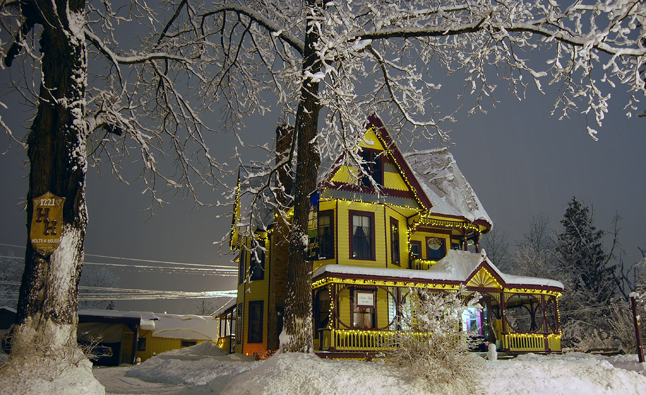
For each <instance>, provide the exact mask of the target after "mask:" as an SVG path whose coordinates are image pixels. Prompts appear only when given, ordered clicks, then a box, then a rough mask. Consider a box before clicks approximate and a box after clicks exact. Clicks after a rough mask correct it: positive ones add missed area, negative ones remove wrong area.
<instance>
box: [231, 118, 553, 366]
mask: <svg viewBox="0 0 646 395" xmlns="http://www.w3.org/2000/svg"><path fill="white" fill-rule="evenodd" d="M287 131H289V130H287ZM289 135H291V133H284V130H281V129H280V128H279V129H278V130H277V140H278V143H277V151H278V154H279V155H281V152H282V151H283V150H284V147H285V146H288V145H289V144H287V142H285V141H284V137H283V136H289ZM360 155H361V157H362V158H363V159H364V161H366V162H367V164H365V165H364V166H365V167H364V168H365V169H366V171H368V172H369V173H370V174H371V175H372V178H373V179H374V181H375V182H376V183H377V184H378V187H377V188H375V186H374V185H372V183H371V181H370V179H369V178H368V177H359V171H358V169H357V168H356V167H355V168H353V167H352V165H349V164H348V163H350V162H349V161H345V160H344V158H343V157H341V158H339V159H338V160H337V161H336V162H335V163H334V164H333V165H331V166H329V167H328V166H321V174H325V175H326V176H324V177H325V178H323V179H322V180H320V183H319V188H318V192H319V196H320V198H319V201H318V207H317V210H314V211H313V212H315V213H316V214H315V215H313V216H312V217H311V221H310V243H309V244H310V255H311V257H312V260H313V270H314V275H313V283H312V297H313V315H314V317H313V325H314V337H315V339H314V344H315V349H316V350H317V353H319V354H320V355H325V356H329V357H353V356H357V355H356V354H357V353H361V355H364V354H365V353H376V352H380V351H383V350H384V349H386V348H388V347H389V346H390V345H391V343H390V340H391V339H393V338H394V334H395V333H396V331H398V330H402V329H404V328H401V327H400V326H399V324H398V320H397V317H399V316H401V315H403V314H406V313H407V312H410V311H411V309H414V303H412V302H411V299H413V298H411V297H410V295H411V292H413V293H414V292H415V290H416V289H430V290H433V291H438V292H446V291H453V290H456V289H458V288H459V286H460V285H461V284H463V285H465V286H466V287H467V289H468V290H469V291H478V292H480V293H481V294H482V295H483V299H482V301H481V304H482V305H483V307H484V309H483V310H482V312H478V311H475V310H474V311H471V312H470V313H469V314H466V315H464V316H463V320H464V321H463V326H464V328H465V329H467V330H473V331H477V332H478V334H479V335H480V336H482V338H483V339H484V340H485V341H489V342H495V343H496V344H497V346H498V350H499V351H501V352H506V353H520V352H543V353H546V352H553V351H560V350H561V346H560V337H561V335H560V329H559V316H558V297H559V296H560V294H561V292H562V290H563V285H562V284H561V283H560V282H558V281H553V280H545V279H537V278H531V277H521V276H512V275H508V274H504V273H502V272H500V270H498V269H497V268H496V266H495V265H494V263H493V262H491V261H490V260H489V259H488V258H487V257H486V255H485V254H484V252H482V253H481V252H480V251H479V240H480V237H481V235H482V234H484V233H487V232H489V231H490V230H491V228H492V226H493V224H492V221H491V219H490V218H489V216H488V215H487V213H486V211H485V210H484V208H483V207H482V204H481V203H480V201H479V200H478V197H477V196H476V195H475V193H474V191H473V190H472V188H471V186H470V185H469V183H468V182H467V180H466V179H465V178H464V176H463V175H462V173H461V172H460V170H459V169H458V167H457V165H456V163H455V160H454V159H453V156H452V155H451V154H450V153H449V152H448V150H447V149H446V148H441V149H435V150H429V151H424V152H415V153H411V154H408V155H403V154H402V153H401V152H400V151H399V149H398V147H397V145H396V144H395V143H394V141H393V140H392V138H391V136H390V134H389V133H388V131H387V130H386V128H385V127H384V126H383V124H382V122H381V120H380V119H379V118H378V117H377V116H371V117H370V118H369V123H368V132H367V133H366V136H365V142H362V143H361V144H360ZM244 176H245V175H244V174H242V175H240V177H241V178H240V179H241V180H245V177H244ZM277 177H280V179H281V180H282V184H283V185H285V186H286V188H287V189H288V190H289V186H290V185H291V184H290V183H289V180H288V177H286V173H282V174H280V173H279V174H278V176H277ZM247 182H251V184H248V185H251V186H253V183H254V182H267V181H266V180H264V181H263V180H257V181H253V180H251V181H247ZM248 200H249V199H248V198H246V197H245V196H239V198H238V199H237V201H236V208H235V210H234V211H235V215H234V219H233V225H234V226H233V231H232V237H231V246H232V248H233V249H234V250H237V251H238V257H237V261H238V263H239V278H238V284H239V285H238V298H237V302H236V306H235V307H234V306H233V304H231V306H229V310H227V313H228V314H230V317H234V316H236V315H237V320H235V323H236V325H235V326H236V328H235V331H234V332H235V334H236V336H235V342H236V345H235V352H239V353H244V354H248V355H251V354H253V353H254V352H258V353H262V352H264V351H266V350H267V349H272V350H273V349H276V348H277V338H278V334H279V333H280V331H281V328H282V313H283V311H284V301H285V285H286V270H287V248H288V246H287V241H286V240H288V239H287V230H286V227H285V226H284V225H282V224H281V221H280V217H279V216H277V215H275V212H274V209H273V206H272V201H271V199H270V198H269V197H268V196H264V197H263V199H261V200H264V201H265V205H264V206H263V205H258V206H257V207H255V208H254V212H253V215H250V214H251V212H250V210H249V205H250V202H249V201H248ZM313 201H316V199H313ZM314 207H316V205H315V206H314ZM249 218H250V220H249ZM250 232H253V235H254V237H251V233H250ZM469 246H471V249H472V250H475V251H476V253H470V252H468V249H469ZM254 247H255V248H254ZM234 310H235V311H234ZM223 317H224V316H221V318H223ZM231 322H233V320H232V321H231ZM230 339H231V338H230Z"/></svg>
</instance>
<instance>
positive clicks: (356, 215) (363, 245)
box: [350, 211, 375, 259]
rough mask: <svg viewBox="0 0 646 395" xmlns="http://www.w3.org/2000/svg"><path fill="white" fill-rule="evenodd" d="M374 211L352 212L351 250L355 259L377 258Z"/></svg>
mask: <svg viewBox="0 0 646 395" xmlns="http://www.w3.org/2000/svg"><path fill="white" fill-rule="evenodd" d="M374 218H375V217H374V214H373V213H363V212H353V211H351V212H350V219H351V223H352V235H351V239H350V240H351V246H350V251H351V252H352V256H351V257H352V258H354V259H375V251H374V250H375V243H374V240H375V233H374V232H375V229H374V226H373V223H374Z"/></svg>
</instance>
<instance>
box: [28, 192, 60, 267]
mask: <svg viewBox="0 0 646 395" xmlns="http://www.w3.org/2000/svg"><path fill="white" fill-rule="evenodd" d="M64 202H65V198H62V197H58V196H56V195H54V194H53V193H51V192H47V193H45V194H44V195H42V196H39V197H37V198H35V199H34V212H33V215H32V217H31V232H30V234H29V239H30V240H31V245H32V246H33V247H34V249H35V250H36V252H38V253H39V254H41V255H45V256H47V255H50V254H51V253H52V252H54V250H55V249H56V247H58V245H59V244H60V242H61V227H62V226H63V203H64Z"/></svg>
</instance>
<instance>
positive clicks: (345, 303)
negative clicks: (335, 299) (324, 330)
mask: <svg viewBox="0 0 646 395" xmlns="http://www.w3.org/2000/svg"><path fill="white" fill-rule="evenodd" d="M336 308H337V311H338V314H339V319H340V320H341V322H342V323H344V324H346V325H349V326H351V325H352V317H351V314H350V290H349V289H345V290H343V291H342V292H341V293H340V294H339V304H338V306H336ZM339 328H345V327H344V326H343V325H341V324H340V323H339Z"/></svg>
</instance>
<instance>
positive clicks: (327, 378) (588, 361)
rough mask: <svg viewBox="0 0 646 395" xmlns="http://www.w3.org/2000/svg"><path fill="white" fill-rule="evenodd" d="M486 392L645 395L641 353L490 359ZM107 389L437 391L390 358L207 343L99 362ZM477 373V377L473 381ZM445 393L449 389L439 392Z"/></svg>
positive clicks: (137, 391) (130, 391) (485, 376)
mask: <svg viewBox="0 0 646 395" xmlns="http://www.w3.org/2000/svg"><path fill="white" fill-rule="evenodd" d="M484 366H485V369H484V372H483V373H484V374H483V375H482V377H481V378H480V380H481V383H482V387H483V389H484V393H486V394H549V395H558V394H622V395H631V394H635V395H637V394H646V364H639V363H638V362H637V356H636V355H628V356H617V357H602V356H593V355H587V354H580V353H570V354H566V355H558V356H540V355H533V354H530V355H524V356H520V357H518V358H516V359H514V360H504V361H503V360H500V361H491V362H490V361H486V362H485V364H484ZM94 375H95V376H96V377H97V378H98V379H99V381H100V382H101V383H102V384H103V385H104V386H105V388H106V393H108V394H195V395H201V394H254V395H255V394H299V395H301V394H303V395H306V394H312V395H314V394H317V395H318V394H338V395H342V394H352V395H356V394H411V395H415V394H432V393H433V392H431V390H430V389H429V388H428V387H425V385H424V382H422V381H417V382H410V381H405V380H403V379H401V378H400V377H399V376H398V375H397V369H396V368H395V367H394V366H392V365H389V364H380V363H367V362H357V361H330V360H323V359H319V358H317V357H316V356H313V355H301V354H279V355H277V356H274V357H272V358H270V359H268V360H267V361H254V360H253V359H252V358H249V357H245V356H240V355H226V354H224V353H223V352H222V351H221V350H220V349H218V348H216V347H214V346H212V345H211V344H210V343H202V344H199V345H197V346H194V347H190V348H185V349H182V350H175V351H170V352H167V353H163V354H160V355H158V356H156V357H153V358H151V359H149V360H147V361H146V362H144V363H142V364H140V365H137V366H134V367H130V366H122V367H116V368H95V369H94ZM477 379H478V378H475V377H474V380H477ZM441 393H446V392H444V391H443V392H441Z"/></svg>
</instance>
